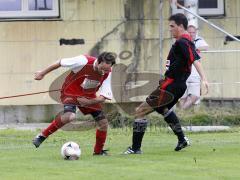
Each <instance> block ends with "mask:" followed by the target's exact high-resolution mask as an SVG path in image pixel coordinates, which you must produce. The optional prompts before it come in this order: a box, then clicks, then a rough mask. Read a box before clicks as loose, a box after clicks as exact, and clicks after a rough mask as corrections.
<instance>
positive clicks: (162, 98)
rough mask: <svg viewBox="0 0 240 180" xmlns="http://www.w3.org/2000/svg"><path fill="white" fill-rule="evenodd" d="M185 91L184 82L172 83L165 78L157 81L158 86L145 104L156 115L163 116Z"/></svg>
mask: <svg viewBox="0 0 240 180" xmlns="http://www.w3.org/2000/svg"><path fill="white" fill-rule="evenodd" d="M186 89H187V86H186V82H185V81H174V79H170V78H166V79H164V80H161V81H159V86H158V87H157V89H156V90H154V91H153V92H152V93H151V94H150V95H149V96H148V97H147V98H146V102H147V103H148V104H149V105H150V106H151V107H152V108H153V109H154V110H155V111H157V112H158V113H160V114H163V113H164V110H165V109H166V108H167V109H168V110H169V109H171V108H172V107H173V106H174V105H175V104H176V103H177V102H178V100H179V99H180V98H181V97H182V96H183V94H184V92H185V90H186Z"/></svg>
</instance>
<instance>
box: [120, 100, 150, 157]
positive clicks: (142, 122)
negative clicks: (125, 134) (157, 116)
mask: <svg viewBox="0 0 240 180" xmlns="http://www.w3.org/2000/svg"><path fill="white" fill-rule="evenodd" d="M152 111H153V109H152V107H151V106H149V105H148V104H147V102H143V103H142V104H141V105H140V106H138V107H137V108H136V110H135V120H134V122H133V135H132V146H130V147H128V149H127V150H126V151H125V152H124V153H123V154H142V151H141V146H142V140H143V136H144V134H145V131H146V128H147V124H148V121H147V119H146V118H145V115H146V114H149V113H151V112H152Z"/></svg>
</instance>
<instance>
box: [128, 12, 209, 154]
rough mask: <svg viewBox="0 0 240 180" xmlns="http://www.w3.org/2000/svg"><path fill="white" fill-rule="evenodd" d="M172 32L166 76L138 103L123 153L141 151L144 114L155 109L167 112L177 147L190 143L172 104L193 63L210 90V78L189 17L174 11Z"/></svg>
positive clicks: (176, 100)
mask: <svg viewBox="0 0 240 180" xmlns="http://www.w3.org/2000/svg"><path fill="white" fill-rule="evenodd" d="M169 26H170V32H171V34H172V36H173V38H175V39H176V41H175V43H174V44H173V45H172V48H171V50H170V52H169V55H168V58H167V59H168V60H167V63H166V66H167V70H166V72H165V78H164V79H162V80H160V82H159V86H158V87H157V89H156V90H155V91H153V92H152V93H151V94H150V95H149V96H148V97H147V99H146V102H143V103H142V104H141V105H140V106H139V107H137V108H136V119H135V121H134V124H133V137H132V146H131V147H129V148H128V149H127V150H126V151H125V152H124V154H141V153H142V151H141V143H142V139H143V136H144V133H145V129H146V127H147V120H146V119H145V115H146V114H149V113H151V112H153V111H156V112H158V113H159V114H161V115H163V116H164V120H165V121H166V122H167V123H168V125H169V126H170V127H171V129H172V130H173V132H174V134H175V135H176V136H177V137H178V143H177V146H176V148H175V151H180V150H181V149H183V148H185V147H187V146H188V145H189V144H190V143H189V140H188V139H187V137H185V135H184V133H183V131H182V128H181V125H180V121H179V119H178V117H177V116H176V114H175V113H174V111H172V107H173V106H174V105H175V104H176V103H177V102H178V100H179V98H181V97H182V95H183V94H184V92H185V90H186V80H187V78H188V77H189V75H190V73H191V65H192V64H194V66H195V67H196V69H197V71H198V73H199V74H200V77H201V80H202V83H203V85H204V86H205V87H206V90H207V91H208V82H207V80H206V77H205V75H204V72H203V69H202V66H201V64H200V62H199V61H198V60H199V59H200V57H199V55H198V54H197V52H196V49H195V46H194V44H193V43H192V39H191V37H190V35H189V34H188V32H187V31H186V30H187V26H188V21H187V18H186V16H185V15H184V14H180V13H179V14H175V15H172V16H171V17H170V18H169Z"/></svg>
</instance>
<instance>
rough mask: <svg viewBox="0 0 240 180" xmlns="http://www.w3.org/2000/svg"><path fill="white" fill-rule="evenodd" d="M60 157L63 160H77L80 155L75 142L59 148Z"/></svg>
mask: <svg viewBox="0 0 240 180" xmlns="http://www.w3.org/2000/svg"><path fill="white" fill-rule="evenodd" d="M61 155H62V157H63V158H64V159H65V160H77V159H78V158H79V157H80V155H81V149H80V147H79V145H78V144H77V143H75V142H72V141H70V142H67V143H65V144H64V145H63V146H62V148H61Z"/></svg>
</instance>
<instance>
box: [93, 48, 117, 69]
mask: <svg viewBox="0 0 240 180" xmlns="http://www.w3.org/2000/svg"><path fill="white" fill-rule="evenodd" d="M97 62H98V71H99V72H103V73H107V72H109V71H110V70H111V67H112V66H113V65H114V64H115V63H116V54H115V53H113V52H103V53H101V54H100V55H99V56H98V58H97Z"/></svg>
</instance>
